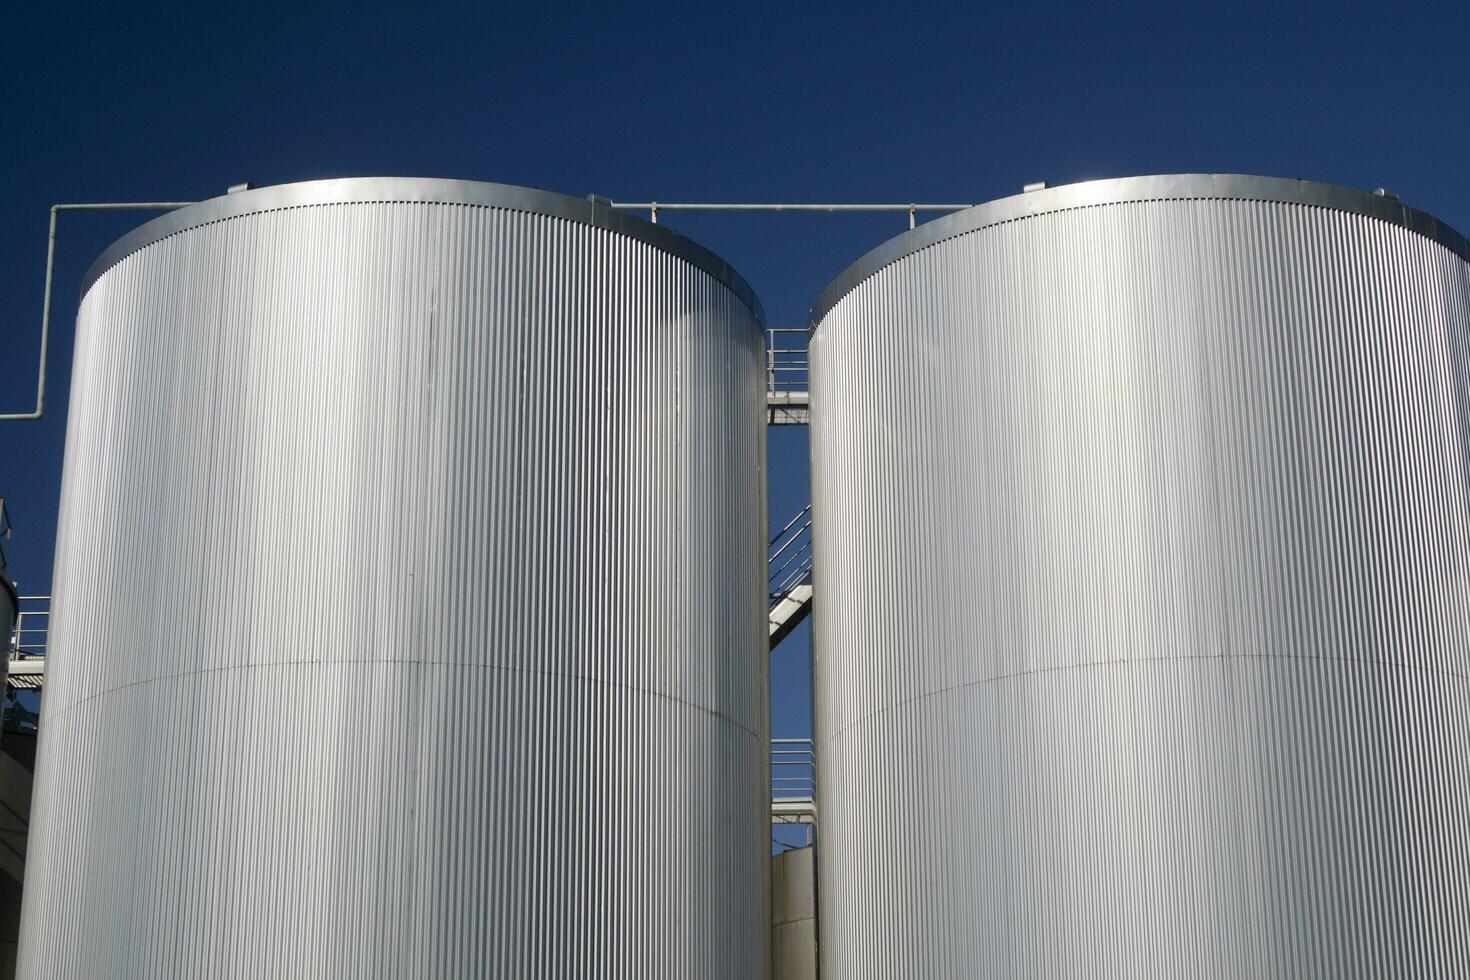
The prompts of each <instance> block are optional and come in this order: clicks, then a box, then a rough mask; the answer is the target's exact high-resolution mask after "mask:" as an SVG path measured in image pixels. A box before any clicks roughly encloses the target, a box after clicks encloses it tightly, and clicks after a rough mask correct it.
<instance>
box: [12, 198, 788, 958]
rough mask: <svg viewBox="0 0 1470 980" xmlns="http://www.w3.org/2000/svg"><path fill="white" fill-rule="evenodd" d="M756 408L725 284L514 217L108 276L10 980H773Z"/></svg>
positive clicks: (449, 215)
mask: <svg viewBox="0 0 1470 980" xmlns="http://www.w3.org/2000/svg"><path fill="white" fill-rule="evenodd" d="M762 372H763V355H762V335H761V330H760V326H759V324H758V323H757V322H756V318H755V316H754V315H753V314H752V313H751V311H750V310H749V309H748V308H747V307H746V306H745V305H744V304H743V303H742V302H741V301H740V300H739V299H738V298H737V297H736V296H735V295H734V294H733V293H732V292H731V291H730V289H728V288H727V287H726V286H725V285H723V284H722V283H720V282H719V281H717V280H716V279H714V278H713V277H712V276H711V275H709V274H708V273H706V272H704V271H702V270H701V269H699V268H697V267H695V266H694V265H692V264H691V263H689V262H687V261H684V260H683V259H681V258H678V257H676V256H674V255H671V254H669V253H667V252H664V251H662V250H661V249H659V248H657V247H654V246H652V245H649V244H647V243H645V242H642V241H639V240H635V239H633V238H630V237H628V236H624V235H620V234H618V233H616V232H613V231H609V230H605V229H599V228H593V227H591V226H589V225H586V224H583V223H580V222H575V221H568V220H565V219H562V218H554V217H549V216H546V215H540V214H529V213H524V212H517V211H513V210H506V209H501V208H493V207H481V206H468V205H454V204H442V203H371V202H360V203H345V204H322V205H316V206H309V207H297V208H292V209H289V210H278V211H270V212H263V213H255V214H248V215H244V216H239V217H233V218H230V219H229V220H225V221H220V222H216V223H213V224H208V225H204V226H201V227H196V228H192V229H190V230H187V231H183V232H180V233H178V234H176V235H174V236H172V237H168V238H164V239H162V240H160V241H157V242H155V243H153V244H151V245H149V246H148V247H146V248H144V249H142V250H141V251H138V252H136V253H134V254H133V255H131V256H129V257H127V258H126V259H123V260H122V261H121V262H119V263H118V264H116V265H115V266H113V267H112V268H111V269H110V270H108V271H107V272H106V273H105V274H103V275H102V276H101V277H100V278H99V279H98V280H97V281H96V283H95V284H94V285H93V286H92V288H91V289H90V291H89V292H88V294H87V296H86V297H85V299H84V301H83V304H82V309H81V313H80V316H79V334H78V341H77V361H76V373H75V381H74V384H73V398H72V408H71V422H70V430H69V435H68V443H67V461H66V477H65V481H64V493H63V507H62V522H61V528H60V535H59V541H58V559H57V577H56V589H55V591H56V599H55V604H54V608H55V618H56V622H55V625H54V627H53V648H52V649H53V651H54V655H53V657H52V658H51V664H50V666H49V670H48V677H47V684H48V686H47V691H46V701H45V709H44V710H45V715H44V721H43V727H44V735H43V737H42V744H41V759H40V762H39V766H38V772H39V774H40V775H39V782H38V785H37V792H36V803H35V819H34V824H33V834H32V837H31V851H30V860H29V862H28V880H27V895H26V898H27V901H26V909H25V920H24V923H23V926H22V940H21V967H20V971H21V975H22V976H31V977H48V978H52V977H88V978H91V977H98V976H133V977H145V976H146V977H153V976H322V977H329V976H342V977H348V976H350V977H369V976H383V977H399V976H476V975H499V976H589V975H595V976H603V975H622V976H639V977H642V976H696V975H697V976H741V977H754V976H760V975H762V974H763V973H764V971H765V970H766V969H767V961H768V957H769V946H768V943H769V940H768V931H769V916H768V911H767V905H766V901H767V898H766V881H767V872H766V868H767V862H766V861H765V855H766V853H767V851H768V845H767V831H766V825H765V821H766V819H767V815H766V809H767V805H768V803H767V776H766V765H767V745H766V739H767V728H768V720H767V707H766V703H767V687H766V685H767V680H766V673H765V665H766V656H765V650H766V627H765V620H764V616H763V610H764V608H765V607H764V601H763V599H764V584H763V582H764V569H765V564H764V557H765V549H764V542H765V513H764V504H763V498H764V475H763V472H764V431H763V428H762V426H761V424H760V423H761V414H760V413H761V398H762V393H763V386H762Z"/></svg>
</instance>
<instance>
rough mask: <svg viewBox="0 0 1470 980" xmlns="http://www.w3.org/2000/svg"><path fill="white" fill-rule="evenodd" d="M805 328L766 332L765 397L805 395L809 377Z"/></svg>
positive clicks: (807, 332) (786, 328)
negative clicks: (789, 394) (778, 394)
mask: <svg viewBox="0 0 1470 980" xmlns="http://www.w3.org/2000/svg"><path fill="white" fill-rule="evenodd" d="M810 337H811V331H810V330H808V329H807V328H806V327H772V328H771V329H769V330H767V331H766V394H768V395H774V394H776V393H777V392H787V391H795V392H802V393H805V392H806V391H807V390H808V389H809V388H810V384H809V379H810V377H811V372H810V367H811V360H810V355H809V353H808V351H807V340H808V339H809V338H810Z"/></svg>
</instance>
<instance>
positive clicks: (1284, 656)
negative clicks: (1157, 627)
mask: <svg viewBox="0 0 1470 980" xmlns="http://www.w3.org/2000/svg"><path fill="white" fill-rule="evenodd" d="M1197 660H1252V661H1259V660H1287V661H1312V662H1316V663H1332V664H1352V665H1354V666H1357V667H1398V668H1402V669H1404V670H1412V671H1415V672H1416V673H1420V674H1437V675H1440V676H1443V677H1452V678H1454V679H1455V680H1458V681H1470V676H1467V675H1465V674H1462V673H1460V672H1459V671H1454V670H1445V669H1443V668H1440V667H1432V666H1426V665H1424V664H1408V663H1399V662H1397V661H1393V660H1371V659H1368V658H1365V657H1308V656H1302V655H1300V654H1295V655H1294V654H1289V653H1251V654H1232V655H1227V656H1221V655H1219V654H1197V655H1195V656H1185V657H1129V658H1125V659H1119V660H1094V661H1092V662H1090V663H1081V664H1059V665H1057V666H1055V667H1042V668H1040V669H1038V670H1017V671H1012V672H1011V673H1009V674H996V675H994V676H992V677H981V678H979V679H978V680H973V681H965V682H964V683H963V684H951V685H950V686H949V687H944V688H940V689H939V690H937V691H926V692H925V693H923V694H916V695H914V696H913V697H911V698H904V699H903V700H902V701H895V702H893V703H892V704H885V705H883V706H882V707H881V708H878V709H877V710H875V711H870V712H868V713H867V714H865V715H863V716H862V717H860V718H854V719H853V720H852V721H850V722H848V723H847V724H846V725H843V726H842V727H841V728H839V729H837V730H836V731H834V732H833V733H832V736H831V737H832V738H833V739H838V738H841V737H842V736H843V735H846V734H847V733H848V732H850V731H852V730H853V729H854V728H857V727H858V726H859V725H865V724H867V723H868V722H870V721H872V720H873V719H874V718H877V717H878V716H879V715H883V714H887V713H889V712H891V711H895V710H897V709H899V708H907V707H909V706H910V705H914V704H918V703H919V702H921V701H928V700H929V699H931V698H938V697H943V696H944V695H946V694H953V693H954V692H955V691H964V690H968V689H970V688H974V687H983V686H985V685H986V684H994V683H997V682H998V681H1011V680H1015V679H1016V678H1018V677H1038V676H1041V675H1044V674H1059V673H1065V672H1067V671H1076V670H1092V669H1095V668H1098V667H1116V666H1119V665H1128V664H1171V663H1178V662H1180V661H1197Z"/></svg>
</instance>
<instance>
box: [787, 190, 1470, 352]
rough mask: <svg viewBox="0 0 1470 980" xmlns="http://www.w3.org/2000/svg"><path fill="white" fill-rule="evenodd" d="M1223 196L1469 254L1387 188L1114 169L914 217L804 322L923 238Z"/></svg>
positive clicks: (1469, 244)
mask: <svg viewBox="0 0 1470 980" xmlns="http://www.w3.org/2000/svg"><path fill="white" fill-rule="evenodd" d="M1169 200H1226V201H1265V202H1271V203H1279V204H1302V205H1307V206H1309V207H1320V208H1329V209H1331V210H1334V211H1346V212H1349V213H1352V214H1361V215H1366V216H1367V217H1370V218H1378V219H1379V220H1381V221H1386V222H1388V223H1389V224H1394V225H1399V226H1401V227H1403V228H1407V229H1409V230H1410V231H1414V232H1418V233H1419V234H1421V235H1423V236H1424V237H1425V238H1428V239H1430V240H1431V241H1434V242H1437V243H1439V244H1440V245H1443V246H1444V247H1445V248H1447V249H1449V250H1450V251H1452V252H1454V253H1455V254H1456V255H1458V256H1459V257H1460V258H1462V259H1465V260H1466V261H1470V241H1467V240H1466V238H1465V236H1463V235H1461V234H1460V233H1459V232H1457V231H1455V229H1453V228H1451V227H1450V226H1449V225H1447V224H1445V223H1444V222H1442V221H1440V220H1439V219H1438V218H1436V217H1434V216H1433V215H1431V214H1427V213H1425V212H1423V211H1420V210H1417V209H1416V208H1411V207H1409V206H1408V205H1406V204H1404V203H1403V202H1402V201H1400V200H1399V199H1398V198H1397V197H1394V196H1379V195H1378V194H1370V193H1368V192H1367V191H1359V190H1354V189H1352V188H1350V187H1338V186H1336V185H1334V184H1322V183H1318V182H1316V181H1312V180H1293V179H1289V178H1283V177H1256V176H1251V175H1249V174H1159V175H1154V176H1147V177H1115V178H1110V179H1107V180H1089V181H1084V182H1082V183H1077V184H1063V185H1061V186H1058V187H1049V188H1046V189H1044V190H1038V191H1031V192H1029V193H1024V194H1017V195H1015V196H1014V197H1004V198H1000V199H999V200H995V201H990V202H987V203H985V204H977V205H976V206H975V207H973V208H966V209H965V210H963V211H956V212H954V213H953V214H948V215H945V216H944V217H942V218H936V219H935V220H933V221H929V222H926V223H924V224H922V225H919V226H918V227H917V228H914V229H912V230H910V231H907V232H905V233H903V234H901V235H897V236H895V237H893V238H890V239H889V240H888V241H886V242H884V243H883V244H882V245H879V246H878V247H877V248H875V249H873V250H872V251H871V252H869V253H868V254H866V255H864V256H863V257H862V258H860V259H858V260H857V261H856V262H854V263H853V264H852V265H850V266H848V267H847V268H846V269H845V270H843V272H842V274H841V275H839V276H838V277H837V278H836V279H834V280H832V282H830V283H829V284H828V285H827V288H826V289H823V290H822V292H821V294H820V295H819V296H818V297H817V302H816V305H814V306H813V307H812V310H811V314H810V316H809V318H808V321H807V323H808V326H809V327H810V328H811V329H812V330H816V329H817V328H818V327H819V326H820V325H821V323H822V319H823V318H824V317H826V315H827V314H828V313H830V312H831V311H832V307H834V306H836V305H837V304H838V302H840V301H841V300H842V298H843V297H844V296H846V295H847V294H848V293H850V292H851V291H852V290H853V289H855V288H857V286H858V285H860V284H861V283H862V282H864V281H865V280H866V279H868V278H869V277H870V276H872V275H874V274H875V273H877V272H879V271H881V270H882V269H884V268H886V267H887V266H889V265H892V264H893V263H895V262H897V261H899V260H900V259H903V258H905V257H907V256H909V255H912V254H913V253H915V252H917V251H920V250H921V249H925V248H928V247H929V246H930V245H935V244H938V243H939V242H942V241H945V240H946V239H950V238H955V237H957V236H959V235H963V234H966V233H967V232H972V231H978V230H980V229H982V228H988V227H990V226H992V225H998V224H1004V223H1006V222H1008V221H1016V220H1019V219H1022V218H1033V217H1037V216H1039V215H1044V214H1051V213H1054V212H1057V211H1070V210H1074V209H1077V208H1086V207H1096V206H1098V205H1105V204H1128V203H1137V202H1141V201H1169Z"/></svg>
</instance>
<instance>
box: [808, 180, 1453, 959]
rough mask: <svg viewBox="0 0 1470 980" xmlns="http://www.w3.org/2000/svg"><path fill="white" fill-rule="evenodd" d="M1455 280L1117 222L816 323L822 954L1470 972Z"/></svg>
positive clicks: (905, 277) (1351, 226) (1126, 216)
mask: <svg viewBox="0 0 1470 980" xmlns="http://www.w3.org/2000/svg"><path fill="white" fill-rule="evenodd" d="M1467 336H1470V266H1467V263H1466V262H1465V260H1464V259H1462V258H1460V257H1459V256H1458V255H1456V254H1455V253H1454V252H1452V251H1451V250H1450V249H1447V248H1445V247H1444V246H1442V245H1440V244H1437V243H1436V242H1434V241H1431V240H1429V239H1427V238H1424V237H1421V236H1420V235H1418V234H1416V233H1415V232H1413V231H1410V230H1407V229H1405V228H1402V227H1398V226H1395V225H1392V224H1389V223H1386V222H1384V221H1380V220H1376V219H1374V218H1370V217H1367V216H1364V215H1361V214H1354V213H1348V212H1344V211H1339V210H1333V209H1329V208H1325V207H1309V206H1304V205H1298V204H1288V203H1269V202H1263V201H1246V200H1209V199H1198V200H1150V201H1119V202H1116V203H1108V202H1100V203H1097V204H1095V205H1094V206H1091V207H1085V208H1077V209H1073V210H1061V211H1055V212H1051V213H1045V214H1040V215H1036V216H1032V217H1024V218H1021V219H1019V220H1011V221H1007V222H1004V223H998V224H994V225H991V226H989V227H985V228H982V229H979V230H975V231H971V232H967V233H965V234H961V235H958V236H957V237H953V238H950V239H948V240H945V241H941V242H938V243H937V244H933V245H930V246H928V247H927V248H923V249H920V250H917V251H914V252H912V253H911V254H908V255H906V256H904V257H902V258H900V259H898V260H896V261H894V262H892V263H891V264H889V265H887V266H886V267H884V268H882V269H881V270H879V271H877V272H875V273H874V274H872V275H871V276H870V277H868V278H867V279H865V280H864V281H862V282H861V283H860V284H858V285H856V286H855V287H854V288H852V289H851V290H850V291H849V292H848V293H847V294H846V295H845V296H844V297H842V298H841V299H840V300H838V301H837V302H836V303H835V305H833V306H832V308H831V309H830V310H829V311H828V312H827V313H826V315H825V317H824V318H823V319H822V321H821V324H820V326H819V329H818V330H817V333H816V335H815V337H814V339H813V342H812V385H813V393H812V394H813V414H812V418H813V429H812V438H813V495H814V505H813V513H814V515H815V528H814V532H815V541H816V548H817V564H818V567H819V569H820V570H821V576H822V580H821V585H822V602H821V604H820V605H819V607H818V609H817V610H816V613H815V615H816V617H817V620H816V633H815V636H816V661H815V663H816V698H817V731H816V735H817V741H818V750H819V752H820V753H821V760H822V764H821V767H820V773H819V779H820V795H821V802H822V820H823V826H822V839H823V846H824V850H823V853H822V863H821V877H822V880H821V888H820V895H821V903H822V905H821V930H822V939H823V967H824V972H828V973H830V974H831V975H833V976H836V977H874V978H876V977H887V976H895V975H909V976H982V975H995V976H1077V975H1088V976H1117V977H1142V976H1157V977H1170V976H1221V977H1225V976H1286V975H1290V976H1343V975H1434V976H1455V975H1461V974H1463V973H1465V972H1466V971H1467V970H1470V941H1467V938H1466V937H1467V936H1470V929H1467V926H1470V908H1467V900H1470V886H1467V884H1466V882H1467V881H1470V860H1467V858H1470V855H1467V849H1466V844H1465V840H1464V834H1463V827H1464V825H1465V824H1466V822H1467V820H1470V799H1467V796H1466V794H1467V792H1470V790H1467V786H1470V780H1467V777H1470V744H1467V732H1466V721H1465V718H1466V715H1467V708H1470V705H1467V703H1466V701H1467V698H1466V693H1467V692H1466V676H1467V671H1470V642H1467V636H1470V634H1467V630H1466V624H1467V621H1470V615H1467V614H1470V606H1467V603H1470V599H1467V592H1466V584H1467V582H1470V557H1467V556H1470V508H1467V490H1466V487H1467V485H1470V484H1467V480H1470V471H1467V459H1470V429H1467V424H1470V394H1467V392H1470V363H1467V359H1466V342H1467Z"/></svg>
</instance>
